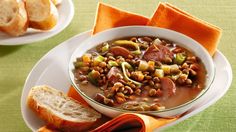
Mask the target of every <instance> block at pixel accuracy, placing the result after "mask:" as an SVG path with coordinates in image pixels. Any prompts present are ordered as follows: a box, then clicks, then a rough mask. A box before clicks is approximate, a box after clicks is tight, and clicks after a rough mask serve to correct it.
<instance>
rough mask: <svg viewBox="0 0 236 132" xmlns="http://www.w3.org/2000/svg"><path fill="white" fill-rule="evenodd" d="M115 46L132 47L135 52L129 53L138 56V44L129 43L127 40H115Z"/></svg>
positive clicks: (139, 52)
mask: <svg viewBox="0 0 236 132" xmlns="http://www.w3.org/2000/svg"><path fill="white" fill-rule="evenodd" d="M114 44H115V45H120V46H122V45H127V46H133V47H134V48H135V49H136V50H135V51H131V53H133V54H135V55H140V54H141V51H140V48H139V44H138V43H135V42H133V41H129V40H117V41H115V42H114Z"/></svg>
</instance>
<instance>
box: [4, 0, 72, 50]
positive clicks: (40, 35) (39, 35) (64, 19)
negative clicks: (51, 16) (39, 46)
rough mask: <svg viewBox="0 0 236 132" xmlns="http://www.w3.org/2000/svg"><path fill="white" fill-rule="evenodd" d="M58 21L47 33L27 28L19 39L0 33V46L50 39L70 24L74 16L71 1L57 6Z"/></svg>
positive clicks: (65, 1) (64, 0) (68, 0)
mask: <svg viewBox="0 0 236 132" xmlns="http://www.w3.org/2000/svg"><path fill="white" fill-rule="evenodd" d="M57 9H58V14H59V19H58V23H57V25H56V26H55V27H54V28H53V29H51V30H49V31H40V30H35V29H32V28H28V30H27V32H26V34H24V35H23V36H19V37H12V36H9V35H7V34H4V33H2V32H0V45H23V44H29V43H32V42H37V41H40V40H44V39H47V38H50V37H52V36H54V35H56V34H58V33H60V32H61V31H62V30H63V29H65V28H66V27H67V26H68V25H69V24H70V22H71V20H72V18H73V16H74V5H73V2H72V0H62V3H61V4H60V5H58V6H57Z"/></svg>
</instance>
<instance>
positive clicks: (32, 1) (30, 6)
mask: <svg viewBox="0 0 236 132" xmlns="http://www.w3.org/2000/svg"><path fill="white" fill-rule="evenodd" d="M25 3H26V10H27V12H28V15H29V26H30V27H31V28H35V29H40V30H50V29H52V28H53V27H54V26H55V25H56V24H57V21H58V10H57V8H56V6H55V5H54V4H53V3H52V1H51V0H25Z"/></svg>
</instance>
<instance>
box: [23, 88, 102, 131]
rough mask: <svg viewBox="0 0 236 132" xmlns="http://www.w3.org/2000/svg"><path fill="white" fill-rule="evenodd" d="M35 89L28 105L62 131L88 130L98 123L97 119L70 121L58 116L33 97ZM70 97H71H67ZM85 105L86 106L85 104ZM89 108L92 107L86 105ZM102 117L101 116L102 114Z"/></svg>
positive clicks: (48, 122) (49, 123)
mask: <svg viewBox="0 0 236 132" xmlns="http://www.w3.org/2000/svg"><path fill="white" fill-rule="evenodd" d="M40 87H49V86H40ZM33 96H34V95H33V91H32V90H31V91H30V93H29V96H28V99H27V104H28V106H29V107H30V108H31V109H32V110H33V111H34V112H35V113H36V114H37V115H38V116H39V117H40V118H41V119H43V120H44V121H45V122H46V123H47V124H48V125H50V126H53V127H55V128H56V129H59V130H62V131H77V132H78V131H86V130H88V129H89V128H90V127H91V126H92V125H93V124H94V123H96V121H97V119H96V120H95V121H91V122H74V121H69V120H66V119H63V118H61V117H58V116H57V115H56V114H54V113H52V111H50V109H48V108H46V107H44V106H43V105H40V104H39V103H38V102H37V101H36V100H35V99H34V98H33ZM67 98H70V97H67ZM70 99H71V100H73V101H75V102H76V103H78V105H82V104H80V103H79V102H77V101H76V100H74V99H72V98H70ZM83 107H85V106H83ZM86 108H87V109H90V108H88V107H86ZM100 117H101V116H100Z"/></svg>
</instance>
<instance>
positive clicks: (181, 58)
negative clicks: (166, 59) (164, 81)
mask: <svg viewBox="0 0 236 132" xmlns="http://www.w3.org/2000/svg"><path fill="white" fill-rule="evenodd" d="M185 59H186V55H185V54H184V53H177V54H176V56H175V58H174V63H176V64H178V65H181V64H183V62H184V61H185Z"/></svg>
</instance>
